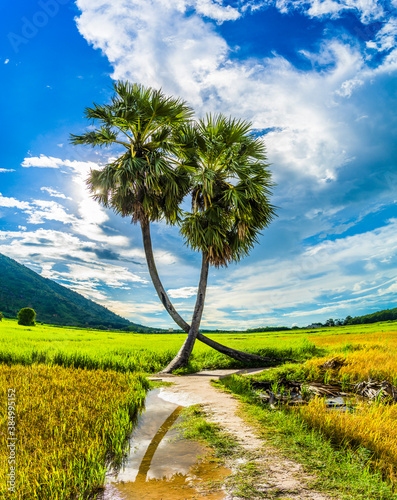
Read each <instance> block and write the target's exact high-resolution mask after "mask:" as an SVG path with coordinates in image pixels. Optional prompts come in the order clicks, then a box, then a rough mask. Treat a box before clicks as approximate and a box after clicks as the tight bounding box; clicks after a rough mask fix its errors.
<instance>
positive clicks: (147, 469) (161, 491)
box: [100, 389, 230, 500]
mask: <svg viewBox="0 0 397 500" xmlns="http://www.w3.org/2000/svg"><path fill="white" fill-rule="evenodd" d="M159 392H160V391H159V390H158V389H155V390H153V391H150V392H149V393H148V395H147V398H146V401H145V410H144V412H143V413H142V414H141V416H140V417H139V420H138V425H137V427H136V428H135V430H134V432H133V434H132V436H131V438H130V452H129V456H128V457H127V459H126V461H125V463H124V465H123V467H122V468H121V470H120V471H110V472H109V474H108V476H107V481H106V482H107V484H106V486H105V490H104V492H103V494H101V496H100V498H101V499H102V500H135V499H139V500H143V499H151V500H161V499H164V500H165V499H167V500H184V499H188V498H192V499H193V498H195V499H203V500H204V499H211V500H220V499H222V498H224V495H223V493H219V492H217V493H211V492H209V491H207V492H206V491H204V490H205V486H206V484H207V483H208V482H210V481H220V480H222V479H223V478H224V477H225V476H226V475H228V474H229V473H230V471H228V470H227V469H224V468H223V467H217V466H216V465H214V464H213V463H209V462H206V461H205V460H204V461H203V460H201V461H200V460H199V461H198V458H197V457H198V456H203V455H205V454H206V453H207V451H208V450H206V449H205V448H203V447H202V446H201V445H199V444H198V443H195V442H193V441H186V440H184V439H178V431H177V430H175V429H173V430H170V428H171V427H172V426H173V425H174V424H175V423H176V422H177V421H178V418H180V417H179V414H180V412H181V410H182V406H178V405H177V404H174V403H171V402H168V401H165V400H163V399H161V398H160V397H159Z"/></svg>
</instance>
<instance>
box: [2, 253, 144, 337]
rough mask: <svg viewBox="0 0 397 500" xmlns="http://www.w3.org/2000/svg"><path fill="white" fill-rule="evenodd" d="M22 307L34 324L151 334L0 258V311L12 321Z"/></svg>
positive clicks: (77, 295) (10, 260) (17, 264)
mask: <svg viewBox="0 0 397 500" xmlns="http://www.w3.org/2000/svg"><path fill="white" fill-rule="evenodd" d="M22 307H32V308H33V309H34V310H35V311H36V313H37V317H36V320H37V321H39V322H42V323H48V324H52V325H64V326H78V327H91V328H103V329H108V328H111V329H118V330H130V331H140V332H149V331H152V329H151V328H148V327H145V326H142V325H137V324H135V323H132V322H131V321H128V320H127V319H125V318H122V317H121V316H118V315H117V314H114V313H113V312H111V311H109V310H108V309H106V307H103V306H100V305H99V304H96V303H95V302H93V301H92V300H89V299H86V298H85V297H83V296H82V295H80V294H79V293H76V292H73V291H72V290H70V289H69V288H66V287H64V286H62V285H59V284H58V283H55V281H52V280H49V279H46V278H43V277H42V276H40V275H39V274H37V273H35V272H34V271H32V270H31V269H28V268H27V267H26V266H23V265H21V264H19V263H18V262H16V261H15V260H13V259H10V258H9V257H6V256H5V255H2V254H0V311H1V312H2V313H3V314H4V317H6V318H16V316H17V313H18V311H19V310H20V309H22Z"/></svg>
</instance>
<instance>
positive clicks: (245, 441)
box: [152, 369, 335, 500]
mask: <svg viewBox="0 0 397 500" xmlns="http://www.w3.org/2000/svg"><path fill="white" fill-rule="evenodd" d="M258 371H262V370H261V369H250V370H240V371H238V370H213V371H203V372H198V373H195V374H192V375H184V376H175V375H163V374H161V375H159V376H155V377H152V380H162V381H164V382H165V381H166V382H172V384H173V385H172V386H170V387H164V388H162V389H161V391H160V397H161V398H163V399H165V400H167V401H172V402H174V403H177V404H180V405H183V406H189V405H191V404H201V405H202V406H203V407H204V410H205V411H206V413H207V415H208V419H209V420H210V421H213V422H215V423H217V424H219V425H220V426H222V428H224V429H225V430H226V431H228V432H229V433H230V434H232V435H234V436H235V437H236V438H237V440H238V442H239V443H240V444H241V446H242V447H243V448H244V449H245V450H246V451H247V457H249V461H250V462H254V463H255V465H256V466H257V468H258V470H259V471H260V474H259V475H258V476H257V479H256V480H255V488H256V489H257V491H258V494H257V495H256V496H253V497H252V500H254V499H255V498H258V499H259V498H283V499H285V500H287V499H290V500H292V499H294V500H329V499H330V498H335V497H330V496H327V495H325V494H323V493H319V492H317V491H315V490H313V489H312V488H310V486H309V485H310V482H311V481H313V479H315V478H314V477H313V476H309V475H308V474H306V473H305V472H304V470H303V467H302V465H301V464H299V463H297V462H295V461H293V460H291V459H287V458H285V457H284V456H282V455H281V453H280V452H279V451H278V450H276V449H275V448H274V447H272V446H271V445H270V444H269V443H266V441H264V440H263V439H260V438H258V436H257V434H256V432H255V429H254V428H253V427H251V426H250V425H249V424H247V422H245V421H244V420H243V419H242V418H241V417H240V416H239V409H240V405H239V402H238V400H237V399H236V398H235V397H233V396H232V395H231V394H228V393H225V392H223V391H221V390H219V389H217V388H215V387H213V386H212V385H211V384H210V381H211V380H212V379H219V378H222V377H224V376H227V375H230V374H232V373H247V372H249V373H254V372H258ZM227 465H228V467H230V468H232V470H238V467H239V465H241V461H240V464H239V463H234V464H233V463H232V464H230V463H228V464H227ZM238 498H239V497H238V496H235V495H234V494H233V492H227V494H226V499H227V500H238Z"/></svg>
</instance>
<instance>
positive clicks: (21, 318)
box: [18, 307, 36, 326]
mask: <svg viewBox="0 0 397 500" xmlns="http://www.w3.org/2000/svg"><path fill="white" fill-rule="evenodd" d="M35 318H36V311H35V310H34V309H32V308H31V307H24V308H23V309H21V310H20V311H19V313H18V325H23V326H35V324H36V322H35Z"/></svg>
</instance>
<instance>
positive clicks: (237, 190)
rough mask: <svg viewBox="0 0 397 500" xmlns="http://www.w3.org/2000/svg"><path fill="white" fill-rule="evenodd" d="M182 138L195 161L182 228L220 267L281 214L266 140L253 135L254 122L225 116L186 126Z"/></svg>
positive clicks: (239, 255) (241, 254)
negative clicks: (274, 202) (271, 200)
mask: <svg viewBox="0 0 397 500" xmlns="http://www.w3.org/2000/svg"><path fill="white" fill-rule="evenodd" d="M179 137H180V152H181V154H182V156H183V157H184V160H185V163H186V164H187V165H190V166H194V169H193V173H192V174H191V195H192V210H191V212H190V213H185V214H184V218H183V221H182V224H181V233H182V235H183V236H184V237H185V240H186V243H187V244H188V245H189V246H190V247H192V248H193V249H195V250H199V251H202V252H205V253H206V254H207V258H208V259H209V261H210V263H211V264H212V265H215V266H216V267H218V266H226V265H227V264H228V263H230V262H232V261H238V260H240V259H241V258H242V257H244V256H246V255H247V254H248V252H249V251H250V249H251V248H252V247H253V246H254V244H255V243H256V242H257V236H258V234H259V231H260V230H261V229H264V228H265V227H266V226H268V225H269V223H270V222H271V220H272V219H273V217H274V215H275V208H274V207H273V206H272V205H271V204H270V203H269V196H270V194H271V192H270V189H271V187H272V186H273V183H272V182H271V176H270V172H269V170H268V168H267V167H268V165H267V163H266V154H265V146H264V144H263V141H262V140H260V139H258V138H255V137H254V136H253V135H252V132H251V124H250V123H248V122H246V121H244V120H234V119H231V118H226V117H225V116H223V115H216V116H211V115H208V116H207V118H206V120H200V121H199V122H198V123H197V124H196V125H195V126H193V125H188V126H185V127H184V128H183V129H182V130H181V131H179Z"/></svg>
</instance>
